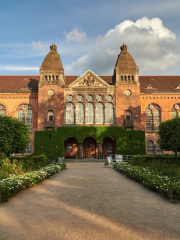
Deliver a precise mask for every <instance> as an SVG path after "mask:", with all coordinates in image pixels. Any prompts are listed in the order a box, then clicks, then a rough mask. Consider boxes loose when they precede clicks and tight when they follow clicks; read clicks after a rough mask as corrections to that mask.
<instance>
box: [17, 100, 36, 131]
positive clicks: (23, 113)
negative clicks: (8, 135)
mask: <svg viewBox="0 0 180 240" xmlns="http://www.w3.org/2000/svg"><path fill="white" fill-rule="evenodd" d="M17 119H18V120H19V121H21V122H24V123H25V124H26V125H27V126H28V127H29V130H30V132H31V133H32V109H31V106H30V105H29V104H21V105H20V106H19V107H18V110H17Z"/></svg>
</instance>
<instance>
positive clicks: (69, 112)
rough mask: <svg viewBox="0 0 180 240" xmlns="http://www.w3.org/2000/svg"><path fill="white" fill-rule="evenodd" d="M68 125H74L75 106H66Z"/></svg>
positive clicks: (71, 104)
mask: <svg viewBox="0 0 180 240" xmlns="http://www.w3.org/2000/svg"><path fill="white" fill-rule="evenodd" d="M66 124H74V104H73V103H68V104H67V105H66Z"/></svg>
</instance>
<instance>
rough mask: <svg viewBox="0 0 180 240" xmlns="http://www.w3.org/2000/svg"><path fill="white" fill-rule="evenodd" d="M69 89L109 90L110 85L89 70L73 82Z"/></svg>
mask: <svg viewBox="0 0 180 240" xmlns="http://www.w3.org/2000/svg"><path fill="white" fill-rule="evenodd" d="M69 87H71V88H107V87H109V84H108V83H106V82H105V81H104V80H103V79H102V78H100V77H99V76H97V75H96V74H95V73H93V72H92V71H90V70H88V71H87V72H86V73H84V74H83V75H81V76H80V77H78V78H77V79H76V80H75V81H74V82H72V83H71V84H70V85H69Z"/></svg>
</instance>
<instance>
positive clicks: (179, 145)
mask: <svg viewBox="0 0 180 240" xmlns="http://www.w3.org/2000/svg"><path fill="white" fill-rule="evenodd" d="M157 134H158V136H159V139H158V143H159V146H160V148H161V149H165V150H167V151H173V152H175V155H177V152H180V118H178V117H176V118H174V119H171V120H167V121H165V122H161V123H160V124H159V127H158V132H157Z"/></svg>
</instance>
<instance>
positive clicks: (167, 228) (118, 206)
mask: <svg viewBox="0 0 180 240" xmlns="http://www.w3.org/2000/svg"><path fill="white" fill-rule="evenodd" d="M86 239H87V240H92V239H93V240H100V239H102V240H116V239H117V240H121V239H122V240H136V239H137V240H147V239H148V240H150V239H151V240H152V239H154V240H159V239H160V240H161V239H162V240H173V239H180V204H170V203H169V202H168V201H166V200H165V199H163V198H161V197H159V196H158V195H157V194H155V193H153V192H150V191H148V190H147V189H145V188H144V187H143V186H141V185H140V184H138V183H136V182H133V181H132V180H130V179H127V178H125V177H124V176H122V175H121V174H119V173H118V172H116V171H115V170H114V169H113V168H111V167H104V166H103V163H102V162H97V163H95V162H91V163H90V162H86V163H85V162H84V163H80V162H76V163H67V169H66V170H64V171H62V172H60V173H59V174H57V175H55V176H53V177H52V178H51V179H47V180H44V181H43V182H42V183H39V184H38V185H36V186H35V187H32V188H29V189H26V190H24V191H22V192H20V193H19V194H18V195H16V196H15V197H12V198H10V199H9V202H7V203H3V204H2V205H1V206H0V240H86Z"/></svg>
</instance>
